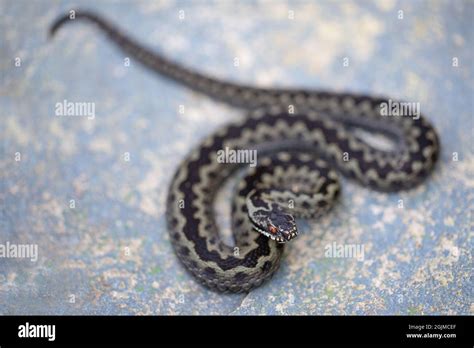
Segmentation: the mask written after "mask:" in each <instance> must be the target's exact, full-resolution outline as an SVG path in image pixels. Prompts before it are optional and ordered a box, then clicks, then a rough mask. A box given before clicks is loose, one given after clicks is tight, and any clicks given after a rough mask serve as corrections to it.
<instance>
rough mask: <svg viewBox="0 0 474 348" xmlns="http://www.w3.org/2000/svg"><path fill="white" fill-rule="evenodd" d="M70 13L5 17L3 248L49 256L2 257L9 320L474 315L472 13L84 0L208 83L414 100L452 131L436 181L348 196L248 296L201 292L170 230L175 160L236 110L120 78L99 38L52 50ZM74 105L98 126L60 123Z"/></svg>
mask: <svg viewBox="0 0 474 348" xmlns="http://www.w3.org/2000/svg"><path fill="white" fill-rule="evenodd" d="M76 3H77V2H73V1H63V2H52V1H44V0H40V1H34V2H27V1H25V0H20V1H12V0H3V1H1V2H0V12H1V13H2V20H1V21H0V27H1V28H0V29H1V30H0V33H1V34H0V35H1V58H2V59H1V63H0V64H1V65H0V69H1V76H2V77H1V82H0V89H1V96H0V99H1V114H2V115H1V118H0V119H1V139H2V143H1V144H2V145H1V146H2V154H3V156H2V158H1V163H0V173H1V178H2V194H1V195H2V201H3V204H4V206H3V208H2V224H1V231H0V242H1V243H6V242H7V241H9V242H10V243H17V244H18V243H25V244H29V243H32V244H37V245H38V252H39V254H38V260H37V261H36V262H31V261H30V260H29V259H13V258H1V259H0V313H1V314H473V309H474V307H473V305H472V293H473V289H472V266H473V265H472V255H471V251H472V246H473V245H472V232H470V231H471V228H472V217H471V213H472V208H473V203H472V202H473V186H474V182H473V147H472V115H473V102H472V95H473V75H472V74H473V72H472V68H473V65H472V58H473V26H472V17H473V8H474V6H473V3H472V2H467V1H455V2H451V1H408V0H406V1H400V2H397V1H382V2H377V3H372V2H367V1H358V2H326V1H322V2H319V1H318V2H317V3H316V2H310V1H308V2H305V1H301V2H288V3H286V2H281V1H274V2H273V1H272V2H270V1H268V2H255V3H254V2H242V3H241V4H239V5H237V2H228V1H225V2H219V3H216V4H208V3H206V2H203V1H195V2H191V1H190V2H174V1H165V2H158V3H155V2H148V1H133V3H132V2H122V1H120V2H112V3H109V2H100V3H97V2H95V1H81V7H82V8H89V9H93V10H95V11H97V12H99V13H101V14H103V15H104V16H106V17H108V18H109V19H111V20H113V21H114V22H116V23H118V24H119V25H120V26H121V27H122V28H124V29H126V30H127V31H128V32H129V33H131V34H132V35H133V36H134V37H136V38H137V39H139V40H140V41H142V42H143V43H146V44H147V45H149V46H150V47H152V48H154V49H156V50H158V51H161V52H163V53H164V54H166V55H168V56H169V57H171V58H173V59H176V60H177V61H179V62H181V63H183V64H186V65H188V66H190V67H193V68H195V69H198V70H200V71H203V72H206V73H209V74H213V75H215V76H219V77H222V78H226V79H233V80H236V81H241V82H246V83H252V84H255V85H260V86H300V87H311V88H315V89H330V90H338V91H339V90H346V91H353V92H364V93H370V94H379V95H380V94H382V95H388V96H390V97H392V98H394V99H405V100H409V101H416V102H420V103H421V110H422V112H423V113H424V114H425V115H427V116H428V117H429V119H430V120H431V121H432V122H433V124H434V125H435V126H436V128H437V130H438V131H439V134H440V138H441V141H442V146H443V148H442V153H441V158H440V163H439V165H438V167H437V168H436V171H435V172H434V174H433V175H432V176H431V177H430V178H429V180H427V181H426V182H425V183H424V184H423V185H421V186H420V187H418V188H417V189H415V190H412V191H410V192H402V193H396V194H383V193H377V192H372V191H370V190H367V189H364V188H361V187H359V186H357V185H356V184H355V183H351V182H347V181H346V180H344V181H343V193H342V196H341V200H340V202H339V204H338V205H337V207H336V209H335V210H334V211H333V212H332V213H330V214H329V215H327V216H325V217H324V218H322V219H321V220H319V221H315V222H306V223H305V222H303V223H302V224H300V229H301V230H302V233H301V235H300V237H299V238H298V239H297V240H295V241H294V243H292V244H291V245H290V246H289V247H287V248H286V252H285V257H284V260H283V263H282V267H281V269H280V271H279V272H278V273H277V274H276V275H275V277H274V278H273V279H272V280H271V281H270V282H268V283H266V284H265V285H264V286H262V287H260V288H258V289H257V290H255V291H253V292H251V293H250V294H248V295H222V294H218V293H214V292H211V291H209V290H207V289H205V288H202V287H201V286H199V285H198V284H197V283H196V282H195V281H194V279H193V278H192V277H190V276H189V275H188V274H187V273H186V272H185V270H184V269H183V268H182V267H181V265H180V264H179V263H178V261H177V259H176V257H175V256H174V253H173V251H172V248H171V245H170V243H169V240H168V235H167V233H166V226H165V219H164V215H163V214H164V211H165V204H164V199H165V194H166V190H167V185H168V184H169V181H170V179H171V174H172V172H173V171H174V169H175V168H176V166H177V165H178V164H179V162H180V160H181V159H182V158H183V156H185V154H186V153H187V152H188V151H189V150H190V149H192V148H193V146H195V145H196V144H197V143H198V142H199V140H200V139H201V138H203V137H204V136H205V135H207V134H208V133H209V132H210V131H211V130H212V129H215V128H217V127H218V126H219V125H221V124H224V123H225V122H226V121H227V120H230V119H236V118H238V117H240V114H239V112H238V111H236V110H233V109H231V108H229V107H227V106H225V105H222V104H218V103H215V102H213V101H212V100H209V99H207V98H206V97H203V96H201V95H199V94H196V93H194V92H190V91H189V90H186V89H185V88H182V87H180V86H178V85H176V84H174V83H170V82H169V81H166V80H164V79H162V78H160V77H158V76H156V75H153V74H150V73H149V72H148V71H146V70H145V69H143V68H142V67H140V66H138V65H137V64H135V62H134V61H133V60H132V62H131V66H130V67H124V64H123V62H124V58H125V57H124V56H123V55H122V54H121V53H120V52H118V50H116V49H115V48H114V47H113V46H112V45H111V44H110V43H108V42H107V41H106V39H105V38H104V36H103V35H101V34H99V32H98V31H97V30H95V28H93V27H92V26H89V25H86V24H84V23H77V24H74V25H71V26H68V27H66V28H64V29H63V30H61V31H60V33H59V34H58V36H57V37H56V38H55V39H54V40H52V41H50V40H48V39H47V30H48V25H49V24H50V23H51V21H52V20H53V19H54V18H55V17H56V16H57V15H58V14H60V13H64V12H65V11H68V10H69V9H70V8H71V7H72V6H74V5H75V4H76ZM180 10H183V11H184V16H185V17H184V20H180V19H179V13H180V12H179V11H180ZM289 11H293V12H289ZM399 11H403V13H402V12H399ZM292 14H293V15H294V19H289V18H288V17H291V15H292ZM401 15H403V18H399V17H401ZM17 57H18V58H20V59H21V66H19V67H15V58H17ZM236 57H237V58H238V59H239V66H238V67H235V66H234V58H236ZM345 57H347V58H349V66H347V67H344V66H343V60H344V58H345ZM456 60H457V62H458V66H457V67H456V66H453V61H456ZM63 100H68V101H89V102H94V103H95V108H96V109H95V113H96V115H95V118H94V119H88V118H87V117H58V116H55V104H56V103H58V102H62V101H63ZM180 105H184V106H185V112H184V114H180V113H179V112H178V110H179V107H180ZM127 153H128V154H129V156H130V160H129V161H126V160H125V159H126V156H127ZM453 153H456V154H457V156H458V161H453V156H454V155H453ZM18 155H20V156H21V160H20V161H16V160H15V157H16V156H18ZM17 159H18V158H17ZM226 198H227V199H226ZM71 200H74V204H75V208H70V206H71ZM400 200H403V208H400V207H399V202H400ZM222 201H223V202H228V197H226V195H224V197H223V198H222ZM220 212H221V213H222V214H226V213H228V207H227V206H226V205H225V204H224V209H223V210H222V211H221V210H220ZM220 218H221V219H222V220H224V221H226V218H227V216H225V215H224V216H223V217H220ZM333 242H334V243H337V244H358V245H362V246H364V257H363V259H361V260H358V259H355V258H344V259H342V258H328V257H325V246H326V245H330V244H331V243H333Z"/></svg>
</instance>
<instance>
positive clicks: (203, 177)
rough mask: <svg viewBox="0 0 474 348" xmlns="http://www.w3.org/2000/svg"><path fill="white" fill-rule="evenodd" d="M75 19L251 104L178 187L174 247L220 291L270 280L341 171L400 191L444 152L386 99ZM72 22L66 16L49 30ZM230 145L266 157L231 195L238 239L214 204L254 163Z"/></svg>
mask: <svg viewBox="0 0 474 348" xmlns="http://www.w3.org/2000/svg"><path fill="white" fill-rule="evenodd" d="M75 19H76V20H85V21H89V22H92V23H94V24H95V25H97V26H98V27H99V28H100V29H101V30H102V31H103V32H105V33H106V34H107V36H108V38H109V39H110V40H111V41H112V42H114V43H115V44H116V45H117V46H118V47H119V48H120V49H122V50H123V51H124V52H126V53H127V54H129V55H130V56H132V57H133V58H135V59H136V60H138V61H139V62H141V63H142V64H143V65H145V66H146V67H148V68H150V69H151V70H153V71H155V72H158V73H159V74H161V75H163V76H165V77H168V78H171V79H173V80H175V81H177V82H179V83H181V84H183V85H186V86H187V87H189V88H191V89H193V90H196V91H200V92H202V93H204V94H206V95H208V96H209V97H212V98H214V99H216V100H219V101H223V102H226V103H229V104H231V105H233V106H236V107H239V108H242V109H246V110H247V115H246V116H245V117H243V118H241V119H240V120H238V121H234V122H232V123H230V124H228V125H227V126H224V127H222V128H221V129H218V130H217V131H215V132H213V133H212V134H211V135H209V136H208V137H207V138H206V139H205V140H204V141H203V142H202V143H201V144H200V145H199V146H197V147H196V148H195V149H194V150H193V151H192V152H191V153H190V154H189V155H188V156H187V157H186V158H185V159H184V160H183V161H182V162H181V164H180V165H179V167H178V168H177V170H176V173H175V174H174V176H173V179H172V181H171V184H170V187H169V193H168V198H167V212H166V217H167V223H168V229H169V235H170V240H171V241H172V244H173V246H174V250H175V252H176V254H177V256H178V258H179V259H180V260H181V262H182V263H183V264H184V266H185V267H186V268H187V269H188V271H190V272H191V273H192V274H193V275H194V276H195V277H196V278H197V279H198V280H199V281H200V282H201V283H203V284H204V285H206V286H208V287H210V288H212V289H215V290H219V291H230V292H245V291H249V290H251V289H253V288H255V287H257V286H259V285H261V284H262V283H263V282H264V281H265V280H266V279H268V278H270V277H271V276H272V275H273V274H274V272H275V271H276V270H277V269H278V267H279V263H280V258H281V255H282V252H283V246H284V244H283V243H284V242H287V241H288V240H291V239H292V238H294V237H296V235H297V229H296V225H295V222H294V218H295V217H306V218H312V217H315V216H318V215H321V214H324V212H325V211H327V210H328V209H330V207H331V205H332V204H333V203H334V201H335V199H336V197H337V196H338V193H339V191H340V187H339V180H338V175H337V173H336V171H335V170H337V171H338V172H340V173H342V174H343V175H344V176H346V177H348V178H351V179H353V180H355V181H357V182H359V183H360V184H362V185H364V186H367V187H370V188H373V189H375V190H381V191H398V190H402V189H409V188H411V187H413V186H415V185H417V184H418V183H419V182H421V181H422V180H423V179H424V178H425V177H426V176H427V175H428V174H429V173H430V172H431V170H432V168H433V166H434V164H435V162H436V160H437V157H438V153H439V142H438V136H437V134H436V131H435V130H434V128H433V127H432V126H431V125H430V124H429V123H428V121H427V120H426V119H425V118H424V117H423V116H420V117H417V118H413V117H383V116H381V114H380V105H381V103H385V102H387V100H386V99H384V98H375V97H370V96H363V95H354V94H347V93H332V92H322V91H310V90H291V89H267V88H254V87H250V86H244V85H240V84H235V83H231V82H224V81H221V80H218V79H213V78H210V77H208V76H205V75H203V74H200V73H197V72H195V71H192V70H190V69H187V68H185V67H183V66H181V65H179V64H177V63H174V62H172V61H170V60H168V59H166V58H164V57H163V56H161V55H159V54H157V53H153V52H152V51H150V50H148V49H147V48H145V47H143V46H142V45H139V44H137V43H136V42H135V41H134V40H132V39H131V38H130V37H128V36H127V35H124V34H123V33H122V32H121V31H120V30H119V29H117V28H116V27H115V26H114V25H112V24H111V23H109V22H108V21H106V20H104V19H103V18H101V17H100V16H98V15H96V14H94V13H91V12H78V13H76V18H75ZM70 21H72V20H70V19H69V17H68V16H64V17H61V18H59V19H58V20H56V22H55V23H54V24H53V26H52V27H51V32H50V34H51V35H53V34H55V33H56V31H57V30H58V29H59V28H60V27H61V26H62V25H63V24H65V23H67V22H70ZM289 106H292V107H293V109H295V112H294V113H289V112H288V110H289V108H288V107H289ZM360 130H362V131H365V134H367V133H372V134H374V133H376V134H381V135H383V136H385V137H386V138H388V139H390V140H391V142H392V146H391V148H390V149H388V150H387V149H383V150H382V149H378V148H377V147H376V146H373V145H370V144H369V143H368V142H367V141H364V139H363V138H364V136H361V135H360V134H359V133H358V131H360ZM226 148H227V149H232V150H234V151H238V150H244V151H255V152H256V153H257V154H258V165H257V166H256V167H254V168H251V169H249V170H247V172H246V174H245V176H244V177H243V178H242V179H241V181H240V183H239V185H238V186H237V192H236V195H235V198H234V200H233V202H232V225H233V235H234V239H235V246H229V245H227V244H225V243H224V242H223V241H222V240H221V238H220V234H219V230H218V227H217V224H216V220H215V213H214V209H213V204H214V199H215V196H216V193H217V192H218V191H219V189H220V188H221V187H222V185H223V184H224V182H225V181H226V180H227V179H228V178H230V177H231V176H233V174H234V173H235V172H236V171H237V170H239V169H242V168H243V167H247V166H248V164H245V163H244V164H242V163H221V162H220V161H219V160H218V157H219V151H221V150H223V149H226Z"/></svg>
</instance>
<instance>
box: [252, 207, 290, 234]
mask: <svg viewBox="0 0 474 348" xmlns="http://www.w3.org/2000/svg"><path fill="white" fill-rule="evenodd" d="M249 216H250V220H251V221H252V224H253V226H254V228H255V230H256V231H257V232H260V233H262V234H263V235H265V236H267V237H268V238H271V239H273V240H274V241H277V242H279V243H286V242H288V241H290V240H292V239H293V238H295V237H296V236H297V235H298V231H297V229H296V221H295V218H294V217H293V215H291V214H288V213H286V212H285V211H283V209H281V208H280V207H279V206H277V205H272V207H271V210H269V211H268V210H264V209H255V210H254V211H253V212H252V213H251V214H249Z"/></svg>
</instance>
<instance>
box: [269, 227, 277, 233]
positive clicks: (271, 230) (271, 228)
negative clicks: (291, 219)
mask: <svg viewBox="0 0 474 348" xmlns="http://www.w3.org/2000/svg"><path fill="white" fill-rule="evenodd" d="M268 231H269V232H270V233H271V234H276V233H277V232H278V228H276V227H275V226H273V225H268Z"/></svg>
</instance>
